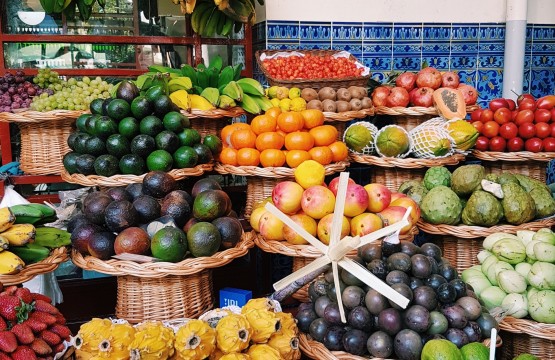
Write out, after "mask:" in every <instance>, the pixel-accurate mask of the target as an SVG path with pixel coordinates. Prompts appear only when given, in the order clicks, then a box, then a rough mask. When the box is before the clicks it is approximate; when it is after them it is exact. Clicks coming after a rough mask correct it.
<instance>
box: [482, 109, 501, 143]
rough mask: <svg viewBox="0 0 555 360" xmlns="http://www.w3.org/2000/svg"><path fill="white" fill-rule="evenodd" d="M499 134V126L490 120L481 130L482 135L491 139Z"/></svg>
mask: <svg viewBox="0 0 555 360" xmlns="http://www.w3.org/2000/svg"><path fill="white" fill-rule="evenodd" d="M490 111H491V110H490ZM497 134H499V124H498V123H496V122H495V121H493V120H491V121H488V122H486V123H485V124H484V129H483V130H482V135H484V136H485V137H487V138H490V139H491V138H492V137H494V136H497Z"/></svg>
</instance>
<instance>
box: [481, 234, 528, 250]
mask: <svg viewBox="0 0 555 360" xmlns="http://www.w3.org/2000/svg"><path fill="white" fill-rule="evenodd" d="M532 232H533V231H532ZM502 239H515V240H518V237H516V236H515V235H513V234H505V233H502V232H497V233H493V234H491V235H488V236H487V237H486V238H485V239H484V242H483V244H482V246H483V247H484V249H486V250H490V251H491V249H492V248H493V245H494V244H495V243H496V242H497V241H499V240H502Z"/></svg>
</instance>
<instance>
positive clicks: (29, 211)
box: [10, 204, 58, 225]
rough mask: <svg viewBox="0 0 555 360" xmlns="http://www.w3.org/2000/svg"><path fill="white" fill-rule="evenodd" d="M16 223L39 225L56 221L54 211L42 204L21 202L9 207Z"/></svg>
mask: <svg viewBox="0 0 555 360" xmlns="http://www.w3.org/2000/svg"><path fill="white" fill-rule="evenodd" d="M10 210H11V211H12V213H13V214H14V215H15V223H16V224H33V225H41V224H47V223H51V222H54V221H56V220H57V219H58V218H57V216H56V211H55V210H54V209H52V208H51V207H49V206H46V205H44V204H22V205H14V206H11V207H10Z"/></svg>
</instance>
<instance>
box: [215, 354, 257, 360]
mask: <svg viewBox="0 0 555 360" xmlns="http://www.w3.org/2000/svg"><path fill="white" fill-rule="evenodd" d="M220 360H251V357H250V356H249V355H248V354H243V353H231V354H225V355H224V356H222V357H221V358H220Z"/></svg>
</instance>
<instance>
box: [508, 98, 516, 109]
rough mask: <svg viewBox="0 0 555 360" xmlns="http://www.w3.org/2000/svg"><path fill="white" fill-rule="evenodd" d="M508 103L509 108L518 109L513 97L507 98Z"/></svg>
mask: <svg viewBox="0 0 555 360" xmlns="http://www.w3.org/2000/svg"><path fill="white" fill-rule="evenodd" d="M507 104H509V110H511V111H513V110H514V109H516V103H515V101H514V100H513V99H507Z"/></svg>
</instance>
